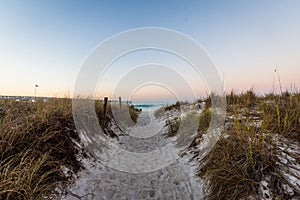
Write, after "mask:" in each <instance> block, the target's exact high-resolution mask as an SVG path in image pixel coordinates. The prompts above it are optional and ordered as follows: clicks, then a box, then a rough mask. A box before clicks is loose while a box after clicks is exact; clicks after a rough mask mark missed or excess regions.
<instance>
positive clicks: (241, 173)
mask: <svg viewBox="0 0 300 200" xmlns="http://www.w3.org/2000/svg"><path fill="white" fill-rule="evenodd" d="M226 99H227V108H226V109H227V112H226V120H225V124H224V128H223V130H222V133H221V136H220V138H219V140H218V142H217V143H216V144H215V145H214V147H213V148H212V150H211V151H210V152H206V154H204V153H203V151H201V142H202V141H203V136H204V135H205V134H207V129H208V127H209V126H210V121H211V98H210V97H208V98H207V99H205V100H204V101H205V107H204V108H202V110H201V115H200V119H199V124H198V130H197V134H196V136H195V138H194V139H193V141H192V143H191V144H190V145H189V146H188V147H187V148H186V149H185V150H184V153H183V154H182V155H185V156H187V155H190V158H191V162H192V163H194V165H196V174H197V175H198V176H199V177H200V178H201V179H203V181H204V183H205V184H204V190H205V195H206V199H210V200H211V199H249V198H250V199H298V198H300V183H299V181H300V166H299V165H300V148H299V143H300V93H297V92H294V93H291V92H288V91H287V92H284V93H282V94H279V95H275V94H268V95H264V96H258V95H256V94H255V93H254V91H253V90H249V91H247V92H245V93H242V94H239V95H238V94H234V93H233V92H231V93H230V94H228V95H227V96H226ZM178 107H180V106H175V105H174V106H173V107H172V109H177V108H178ZM183 107H184V106H183ZM170 108H171V107H170ZM159 112H160V113H162V111H159ZM189 120H190V119H189ZM179 122H180V120H179V119H177V118H176V119H175V120H173V121H172V120H171V121H170V122H168V124H167V125H168V126H169V134H168V136H176V131H177V130H176V128H178V127H179V126H180V124H179ZM190 134H193V133H190Z"/></svg>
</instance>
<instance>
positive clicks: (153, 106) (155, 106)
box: [132, 103, 167, 110]
mask: <svg viewBox="0 0 300 200" xmlns="http://www.w3.org/2000/svg"><path fill="white" fill-rule="evenodd" d="M132 105H134V107H135V108H139V109H142V110H147V109H158V108H160V107H162V106H164V105H167V104H165V103H132Z"/></svg>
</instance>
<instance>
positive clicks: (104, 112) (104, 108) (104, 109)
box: [102, 97, 108, 127]
mask: <svg viewBox="0 0 300 200" xmlns="http://www.w3.org/2000/svg"><path fill="white" fill-rule="evenodd" d="M107 101H108V97H104V103H103V121H102V127H103V126H104V123H105V120H106V112H107Z"/></svg>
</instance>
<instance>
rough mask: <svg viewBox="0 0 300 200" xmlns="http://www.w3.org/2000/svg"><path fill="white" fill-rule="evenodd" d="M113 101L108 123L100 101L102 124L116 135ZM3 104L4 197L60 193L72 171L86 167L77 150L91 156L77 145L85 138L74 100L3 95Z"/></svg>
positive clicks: (0, 158) (0, 190) (0, 182)
mask: <svg viewBox="0 0 300 200" xmlns="http://www.w3.org/2000/svg"><path fill="white" fill-rule="evenodd" d="M111 106H114V105H110V104H108V112H107V113H108V114H107V115H108V117H107V120H106V122H105V123H101V122H102V121H103V103H102V102H101V101H99V100H97V101H96V103H95V111H96V114H97V116H98V119H99V123H100V124H103V127H102V128H103V130H104V131H105V132H106V133H107V134H113V132H112V131H109V126H108V125H109V122H110V121H111V120H112V119H113V117H112V111H111V110H112V109H111ZM116 106H118V105H116ZM124 107H125V106H124ZM126 107H127V108H128V106H127V105H126ZM0 108H1V109H0V199H16V200H18V199H45V198H46V199H52V198H54V197H57V195H58V194H59V193H62V192H64V188H65V187H66V185H67V184H68V183H70V181H72V178H73V177H74V176H73V174H76V173H77V172H78V171H79V170H80V169H82V165H81V163H80V161H78V159H77V157H78V155H79V154H80V155H81V156H87V154H86V152H85V150H84V149H83V148H82V147H80V146H78V145H76V143H80V138H79V135H78V132H77V130H76V127H75V124H74V120H73V114H72V100H71V99H67V98H65V99H50V100H48V101H45V102H44V101H37V102H28V101H20V102H16V101H12V100H1V101H0ZM129 110H130V115H131V118H132V119H133V121H135V122H136V119H137V117H138V112H137V110H135V109H134V107H132V106H131V107H129ZM115 136H116V137H117V135H115Z"/></svg>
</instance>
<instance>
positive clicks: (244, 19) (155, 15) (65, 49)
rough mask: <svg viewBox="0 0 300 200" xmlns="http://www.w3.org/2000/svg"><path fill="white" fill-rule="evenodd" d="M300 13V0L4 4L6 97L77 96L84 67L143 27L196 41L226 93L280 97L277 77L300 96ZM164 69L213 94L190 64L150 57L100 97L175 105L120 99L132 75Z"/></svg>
mask: <svg viewBox="0 0 300 200" xmlns="http://www.w3.org/2000/svg"><path fill="white" fill-rule="evenodd" d="M299 10H300V1H298V0H286V1H282V0H263V1H261V0H245V1H239V0H235V1H233V0H229V1H221V0H220V1H214V0H213V1H201V0H199V1H183V0H172V1H171V0H170V1H167V0H157V1H155V0H152V1H146V0H145V1H129V0H127V1H125V0H124V1H121V0H120V1H114V0H112V1H83V0H75V1H74V0H72V1H71V0H43V1H38V0H0V72H1V76H0V95H29V96H32V95H34V90H35V88H34V87H35V85H36V84H37V85H39V87H38V88H37V95H38V96H50V97H51V96H70V95H71V96H72V94H73V91H74V85H75V82H76V78H77V76H78V73H79V72H80V69H81V66H82V64H83V63H84V61H85V59H87V58H88V56H89V54H90V53H91V52H92V51H93V50H94V49H95V48H96V47H97V46H98V45H99V44H100V43H101V42H103V41H104V40H106V39H107V38H109V37H111V36H113V35H115V34H118V33H120V32H123V31H126V30H130V29H134V28H142V27H161V28H168V29H172V30H175V31H178V32H181V33H183V34H185V35H187V36H189V37H191V38H193V39H194V40H195V41H197V42H198V43H199V44H200V45H201V46H202V47H203V48H204V49H205V51H206V52H207V53H208V55H209V56H210V58H211V59H212V61H213V62H214V63H215V65H216V68H217V70H218V72H219V74H220V77H224V84H225V89H226V91H231V90H234V91H236V92H243V91H246V90H248V89H250V88H253V89H254V90H255V91H257V92H258V93H265V92H270V91H273V82H274V87H275V90H277V91H278V90H279V81H278V75H279V77H280V79H281V82H282V87H283V88H284V89H290V88H291V86H293V87H295V88H300V21H299V19H300V12H299ZM158 62H159V63H163V64H165V65H168V66H169V67H171V68H173V69H174V70H177V71H178V73H179V74H181V75H182V76H183V77H184V79H186V80H187V82H189V83H190V84H191V85H192V87H193V88H194V90H195V94H196V95H199V96H200V95H204V94H206V93H207V91H208V88H205V80H200V79H199V80H198V79H197V78H195V77H193V72H191V71H190V70H189V68H190V66H188V64H187V63H184V62H183V61H180V59H178V58H176V56H174V55H168V54H167V53H164V52H154V51H144V52H135V53H132V54H131V55H128V56H125V57H124V58H121V59H120V60H118V61H117V62H115V63H113V64H112V66H111V67H110V69H109V70H108V71H107V74H106V75H105V76H103V79H102V80H99V83H98V86H97V91H96V93H97V92H99V93H101V94H98V93H97V94H96V93H95V95H98V96H100V97H101V96H111V97H117V96H124V94H126V93H127V95H128V96H126V97H124V98H131V99H134V100H146V99H151V100H153V101H162V100H170V99H173V98H175V97H176V95H178V94H174V93H172V91H171V90H170V89H168V88H167V87H163V86H159V85H157V84H156V85H155V84H154V85H152V86H151V85H145V87H137V88H136V89H135V91H123V93H124V94H123V93H122V92H120V93H119V94H115V93H114V88H115V86H116V84H118V83H119V81H120V78H122V77H123V76H124V74H125V75H126V73H128V72H129V71H130V70H131V69H132V68H133V67H135V66H137V65H142V64H147V63H158ZM275 68H276V69H277V72H278V74H274V70H275ZM143 75H144V74H141V76H143ZM274 75H276V76H275V81H274ZM165 77H166V78H168V75H167V74H166V75H165ZM198 78H199V77H198ZM178 87H180V86H178ZM179 95H182V96H184V97H183V98H186V99H188V98H191V94H188V93H186V94H184V92H183V93H182V94H181V93H180V94H179Z"/></svg>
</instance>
